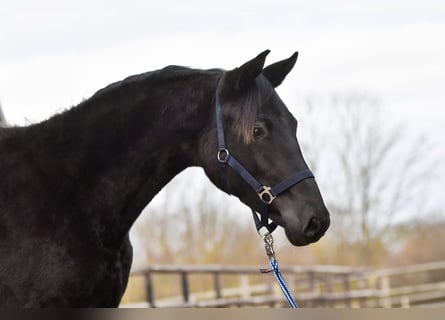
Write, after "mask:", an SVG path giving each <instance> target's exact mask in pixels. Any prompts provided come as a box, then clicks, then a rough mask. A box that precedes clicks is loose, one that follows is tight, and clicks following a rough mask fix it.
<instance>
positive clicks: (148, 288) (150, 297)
mask: <svg viewBox="0 0 445 320" xmlns="http://www.w3.org/2000/svg"><path fill="white" fill-rule="evenodd" d="M153 287H154V286H153V279H152V277H151V273H150V272H147V273H146V274H145V292H146V294H147V302H148V305H149V306H150V307H152V308H155V296H154V293H153Z"/></svg>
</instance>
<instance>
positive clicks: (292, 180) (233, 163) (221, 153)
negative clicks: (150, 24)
mask: <svg viewBox="0 0 445 320" xmlns="http://www.w3.org/2000/svg"><path fill="white" fill-rule="evenodd" d="M219 86H220V81H218V85H217V87H216V94H215V109H216V129H217V132H218V147H219V149H218V154H217V159H218V162H219V163H220V164H221V177H222V180H223V183H224V185H225V189H226V190H225V191H226V192H228V193H230V192H229V191H228V188H227V175H226V174H225V169H226V167H227V165H228V166H230V167H231V168H232V169H233V170H235V171H236V172H237V173H238V174H239V175H240V176H241V178H243V179H244V181H246V182H247V183H248V184H249V185H250V186H251V187H252V189H253V190H255V192H256V194H257V195H258V197H259V198H260V199H261V201H262V202H263V204H264V206H265V209H264V210H262V213H260V215H261V220H260V219H259V218H258V213H257V212H256V211H255V210H254V209H252V208H251V209H252V214H253V218H254V220H255V226H256V228H257V230H258V232H260V229H261V228H263V227H265V228H266V229H267V231H268V232H269V233H271V232H272V231H274V230H275V229H276V228H277V224H276V223H275V222H271V223H269V214H268V209H269V206H270V204H271V203H272V202H273V201H274V200H275V198H276V197H277V196H279V195H280V194H281V193H283V192H284V191H286V190H287V189H289V188H291V187H293V186H294V185H296V184H297V183H300V182H301V181H303V180H305V179H308V178H314V174H313V173H312V172H311V171H310V170H309V169H305V170H301V171H298V172H297V173H295V174H294V175H292V176H290V177H288V178H286V179H284V180H283V181H281V182H280V183H278V184H277V185H275V186H273V187H269V186H265V185H263V184H261V183H259V182H258V180H256V179H255V178H254V177H253V176H252V175H251V174H250V173H249V171H247V169H246V168H244V166H243V165H242V164H241V163H240V162H239V161H238V160H236V158H235V157H234V156H233V155H232V154H230V152H229V150H228V149H227V147H226V143H225V137H224V126H223V122H222V115H221V103H220V101H219Z"/></svg>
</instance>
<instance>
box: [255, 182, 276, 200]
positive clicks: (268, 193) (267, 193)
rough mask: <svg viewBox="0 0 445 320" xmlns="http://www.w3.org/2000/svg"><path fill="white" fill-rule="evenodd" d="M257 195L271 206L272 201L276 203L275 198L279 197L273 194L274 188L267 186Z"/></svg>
mask: <svg viewBox="0 0 445 320" xmlns="http://www.w3.org/2000/svg"><path fill="white" fill-rule="evenodd" d="M257 194H258V197H260V199H261V201H263V202H264V203H267V204H271V203H272V201H274V200H275V198H276V197H277V196H276V195H274V194H273V192H272V188H271V187H267V186H263V190H261V191H260V192H258V193H257Z"/></svg>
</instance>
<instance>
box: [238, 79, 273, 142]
mask: <svg viewBox="0 0 445 320" xmlns="http://www.w3.org/2000/svg"><path fill="white" fill-rule="evenodd" d="M272 93H273V88H272V86H271V85H270V83H269V82H268V81H267V80H266V78H265V77H263V76H259V77H257V78H256V80H255V84H254V85H253V86H252V87H251V88H250V89H249V90H248V91H247V92H246V94H245V95H243V97H242V98H241V103H242V106H241V107H240V108H236V111H235V115H234V129H235V132H236V135H237V138H238V139H239V140H241V141H243V142H244V143H246V144H249V143H251V142H252V141H253V129H254V126H255V122H256V120H257V118H258V115H259V114H260V113H261V108H262V106H263V105H264V104H265V103H266V101H267V100H269V99H270V98H271V96H272Z"/></svg>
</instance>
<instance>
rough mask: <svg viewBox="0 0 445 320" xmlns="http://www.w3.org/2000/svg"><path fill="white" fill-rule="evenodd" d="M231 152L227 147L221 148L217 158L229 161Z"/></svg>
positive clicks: (221, 161) (224, 161) (221, 160)
mask: <svg viewBox="0 0 445 320" xmlns="http://www.w3.org/2000/svg"><path fill="white" fill-rule="evenodd" d="M229 157H230V153H229V150H227V149H226V148H223V149H219V151H218V155H217V159H218V161H219V162H220V163H227V161H229Z"/></svg>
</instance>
